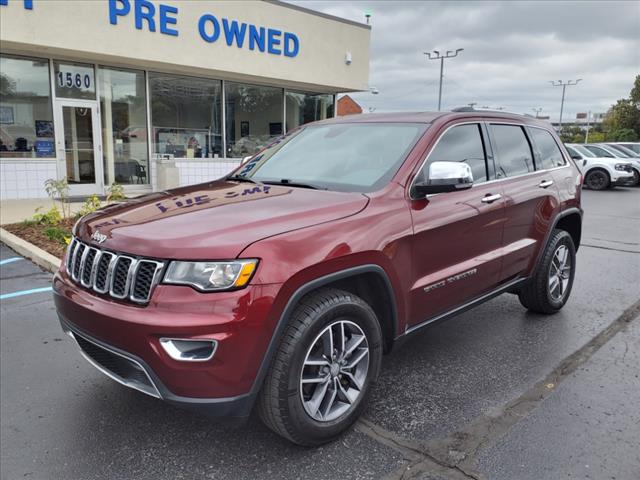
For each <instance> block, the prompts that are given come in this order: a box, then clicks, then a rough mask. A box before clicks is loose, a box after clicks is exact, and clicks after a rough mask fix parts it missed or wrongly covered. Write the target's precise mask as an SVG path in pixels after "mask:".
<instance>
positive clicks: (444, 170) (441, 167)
mask: <svg viewBox="0 0 640 480" xmlns="http://www.w3.org/2000/svg"><path fill="white" fill-rule="evenodd" d="M472 186H473V173H472V172H471V167H470V166H469V165H467V164H466V163H462V162H433V163H431V165H429V174H428V178H427V179H426V180H424V181H421V182H416V183H415V184H414V185H413V188H412V189H411V196H412V197H413V198H424V197H426V196H427V195H431V194H434V193H444V192H455V191H457V190H466V189H468V188H471V187H472Z"/></svg>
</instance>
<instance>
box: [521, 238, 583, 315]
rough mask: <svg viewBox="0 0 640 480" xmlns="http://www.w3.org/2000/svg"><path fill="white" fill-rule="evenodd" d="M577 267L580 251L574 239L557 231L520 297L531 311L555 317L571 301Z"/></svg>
mask: <svg viewBox="0 0 640 480" xmlns="http://www.w3.org/2000/svg"><path fill="white" fill-rule="evenodd" d="M575 266H576V247H575V245H574V243H573V239H572V238H571V235H569V233H567V232H566V231H564V230H558V229H556V230H554V231H553V232H552V234H551V238H550V239H549V243H548V244H547V247H546V248H545V250H544V253H543V254H542V258H541V260H540V264H539V265H538V268H537V269H536V271H535V273H534V274H533V277H532V278H531V280H530V281H529V283H527V285H525V286H524V287H523V288H522V289H521V290H520V293H519V294H518V297H519V299H520V303H522V305H523V306H524V307H526V308H528V309H529V310H532V311H534V312H538V313H545V314H551V313H556V312H557V311H558V310H560V309H561V308H562V307H563V306H564V304H565V303H566V302H567V300H568V299H569V295H570V294H571V287H572V286H573V278H574V276H575Z"/></svg>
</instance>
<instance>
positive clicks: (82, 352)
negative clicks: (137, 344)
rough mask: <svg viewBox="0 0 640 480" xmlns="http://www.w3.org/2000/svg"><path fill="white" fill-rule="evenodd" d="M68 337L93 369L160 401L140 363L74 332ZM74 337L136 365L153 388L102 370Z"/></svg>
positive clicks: (156, 389) (154, 386) (70, 332)
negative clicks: (147, 387) (150, 388)
mask: <svg viewBox="0 0 640 480" xmlns="http://www.w3.org/2000/svg"><path fill="white" fill-rule="evenodd" d="M68 335H69V336H70V337H71V338H73V339H74V340H75V342H76V345H78V349H79V350H80V353H81V354H82V356H83V357H84V358H85V359H86V360H87V361H88V362H89V363H90V364H91V365H93V366H94V367H95V368H97V369H98V370H100V371H101V372H102V373H104V374H105V375H106V376H107V377H109V378H111V379H112V380H115V381H116V382H118V383H119V384H121V385H124V386H125V387H129V388H133V389H134V390H138V391H139V392H142V393H146V394H147V395H149V396H151V397H155V398H160V399H162V395H160V391H159V390H158V387H157V386H156V384H155V383H154V382H153V379H152V378H151V376H150V375H149V373H148V372H147V370H146V369H145V368H144V367H143V366H142V365H141V364H140V362H138V361H136V360H134V359H132V358H130V357H127V356H126V355H122V354H121V353H118V352H116V351H114V350H111V349H110V348H106V347H104V346H102V345H98V344H97V343H95V342H92V341H91V340H89V339H88V338H87V337H85V336H84V335H80V334H78V333H76V332H74V331H72V330H70V331H69V332H68ZM76 336H78V337H81V338H82V340H84V341H85V342H87V343H90V344H91V345H93V346H95V347H97V348H100V349H102V350H106V351H108V352H109V353H111V354H113V355H117V356H119V357H120V358H124V359H125V360H127V361H129V362H131V363H134V364H135V365H137V366H138V367H139V368H140V369H141V370H142V371H143V372H144V374H145V376H146V377H147V379H148V380H149V383H150V384H151V386H152V387H153V390H149V389H145V388H144V387H143V386H140V385H138V384H136V383H134V382H130V381H127V380H126V379H124V378H122V377H120V376H118V375H116V374H115V373H113V372H111V371H110V370H107V369H106V368H104V367H103V366H102V365H100V364H99V363H98V362H96V361H95V360H94V359H93V358H91V357H90V356H89V355H88V354H86V353H85V351H84V350H83V349H82V347H81V346H80V343H78V340H77V339H76Z"/></svg>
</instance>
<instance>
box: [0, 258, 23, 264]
mask: <svg viewBox="0 0 640 480" xmlns="http://www.w3.org/2000/svg"><path fill="white" fill-rule="evenodd" d="M18 260H24V258H22V257H11V258H5V259H4V260H0V265H6V264H7V263H13V262H17V261H18Z"/></svg>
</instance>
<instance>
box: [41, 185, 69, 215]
mask: <svg viewBox="0 0 640 480" xmlns="http://www.w3.org/2000/svg"><path fill="white" fill-rule="evenodd" d="M44 190H45V191H46V192H47V195H49V197H50V198H51V199H52V200H54V201H55V200H56V199H58V201H59V202H60V207H61V209H62V218H63V219H64V218H69V217H70V216H71V205H70V204H69V184H68V183H67V177H65V178H63V179H62V180H54V179H53V178H50V179H49V180H47V181H45V182H44Z"/></svg>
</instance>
